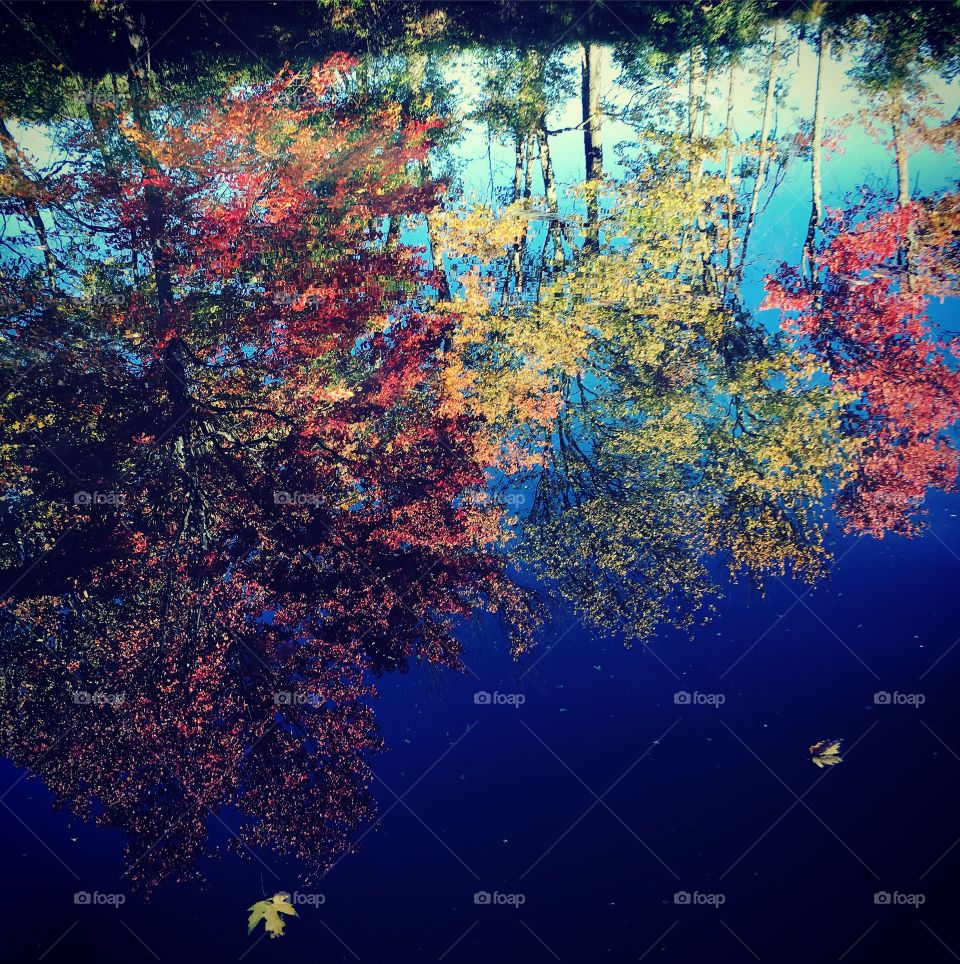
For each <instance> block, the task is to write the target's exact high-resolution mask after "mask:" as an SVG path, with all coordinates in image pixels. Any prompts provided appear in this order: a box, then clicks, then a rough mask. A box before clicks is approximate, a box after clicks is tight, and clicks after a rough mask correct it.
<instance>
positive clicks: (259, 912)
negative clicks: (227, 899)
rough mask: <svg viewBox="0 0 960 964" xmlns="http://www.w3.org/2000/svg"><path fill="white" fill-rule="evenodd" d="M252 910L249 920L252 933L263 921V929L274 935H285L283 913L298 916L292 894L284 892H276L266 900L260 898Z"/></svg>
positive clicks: (248, 926)
mask: <svg viewBox="0 0 960 964" xmlns="http://www.w3.org/2000/svg"><path fill="white" fill-rule="evenodd" d="M247 909H248V910H249V911H250V918H249V919H248V920H247V933H248V934H252V933H253V929H254V928H255V927H256V926H257V924H259V923H260V921H263V929H264V930H265V931H266V932H267V933H268V934H269V935H270V937H271V938H273V937H283V928H284V924H285V921H284V920H283V918H282V917H281V916H280V915H281V914H292V915H293V916H294V917H298V916H299V915H298V914H297V910H296V908H295V907H294V906H293V904H291V903H290V895H289V894H286V893H283V892H282V891H281V892H280V893H279V894H274V895H273V896H272V897H268V898H267V899H266V900H258V901H257V902H256V903H255V904H254V905H253V906H252V907H248V908H247Z"/></svg>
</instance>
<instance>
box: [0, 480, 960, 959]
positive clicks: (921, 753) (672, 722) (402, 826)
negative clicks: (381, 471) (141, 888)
mask: <svg viewBox="0 0 960 964" xmlns="http://www.w3.org/2000/svg"><path fill="white" fill-rule="evenodd" d="M958 505H960V502H958V500H957V499H956V498H952V497H938V498H934V499H932V500H931V501H930V517H929V519H930V523H931V526H930V529H929V530H928V531H927V532H926V533H925V534H924V535H923V536H922V537H921V538H917V539H914V540H912V541H911V540H904V539H900V538H887V539H884V540H883V541H875V540H871V539H869V538H863V539H860V540H857V539H854V538H845V539H841V540H840V541H839V542H838V544H837V546H836V551H837V556H838V557H839V561H838V562H837V565H836V567H835V571H834V573H833V576H832V578H831V579H829V580H828V581H827V582H825V583H823V584H821V585H820V586H818V587H817V588H816V589H814V590H813V591H810V592H809V593H808V592H807V590H806V587H804V586H801V585H798V584H792V585H789V586H787V585H783V584H779V583H777V582H773V583H772V584H771V585H770V586H769V588H768V591H767V593H766V595H765V596H764V595H761V594H759V593H758V592H757V591H755V590H753V589H750V588H748V587H746V586H734V587H730V588H729V589H728V591H727V594H726V598H725V599H724V600H723V601H722V603H721V605H720V611H719V615H718V617H717V618H716V619H715V620H714V621H713V622H711V623H710V624H709V625H706V626H704V627H701V628H699V629H698V630H697V631H696V632H695V634H694V636H693V638H692V639H689V640H688V639H687V638H685V637H682V636H679V635H662V636H661V637H660V638H659V639H658V640H657V642H656V643H655V645H654V647H653V648H652V649H651V650H649V651H644V650H643V649H640V648H636V649H633V650H627V649H625V648H624V647H623V645H622V641H621V640H618V639H598V638H596V637H594V636H592V635H591V634H590V633H589V632H588V631H587V630H585V629H583V628H582V627H580V626H578V625H577V624H575V623H571V622H569V621H566V622H564V621H563V618H562V616H561V617H560V618H558V620H557V621H556V623H555V624H554V625H553V626H551V627H550V629H549V631H547V632H546V633H545V634H544V642H543V644H542V645H541V647H540V649H539V650H537V651H536V652H533V653H530V654H527V655H525V656H524V657H523V658H522V659H521V660H520V661H519V662H514V661H513V660H512V659H511V658H510V656H509V654H508V652H507V647H506V643H505V641H504V639H503V637H502V635H501V633H500V630H499V628H498V627H497V626H496V625H495V624H494V623H493V622H491V621H487V622H477V623H476V624H474V625H471V626H470V627H469V628H468V629H467V630H466V631H465V637H464V638H465V639H466V641H467V649H466V661H467V663H468V664H469V666H470V669H471V670H472V672H473V673H474V674H475V676H471V675H469V674H465V675H464V676H462V677H457V676H455V675H453V674H449V673H448V674H434V673H431V674H429V675H423V676H420V675H419V671H418V670H417V669H414V670H412V671H411V673H409V674H407V675H405V676H393V677H387V678H384V679H383V680H382V681H381V684H380V690H381V699H380V706H379V708H378V713H379V718H380V722H381V725H382V728H383V734H384V736H385V737H386V739H387V741H388V743H389V744H390V746H391V750H390V751H389V752H388V753H386V754H385V755H383V756H382V757H381V758H380V759H379V760H376V761H374V770H375V772H376V774H377V780H376V781H375V784H374V790H375V793H376V796H377V799H378V801H379V804H380V810H381V823H380V824H379V825H378V826H377V827H376V828H375V829H374V830H372V831H371V832H369V833H367V834H366V835H365V836H364V837H363V839H362V841H361V849H360V852H358V853H356V854H353V855H350V856H347V857H345V858H344V859H342V860H341V861H340V863H339V864H338V865H337V866H336V867H334V869H333V870H332V871H331V872H330V873H329V875H328V876H327V877H326V878H325V879H324V880H323V881H322V882H321V883H320V884H319V885H317V886H315V887H314V888H312V889H311V890H310V891H309V893H311V894H322V895H323V896H322V898H320V897H316V898H314V900H315V901H320V900H321V899H322V901H323V903H322V904H319V906H310V905H306V904H301V905H300V916H299V919H295V920H292V921H291V923H290V924H289V925H288V926H287V929H286V935H285V938H284V940H282V941H271V940H269V939H268V938H266V937H258V935H256V934H255V935H254V936H253V937H250V938H248V937H247V934H246V926H245V925H246V920H245V909H246V907H247V906H249V904H251V903H253V902H254V901H255V900H258V899H260V898H261V897H262V896H263V895H264V894H267V895H269V894H272V893H274V892H275V891H277V890H288V891H296V890H297V888H298V883H297V869H298V868H296V867H295V866H293V865H290V864H286V863H284V862H282V861H278V860H276V859H275V858H274V857H273V856H272V855H270V854H268V853H258V854H256V855H250V854H246V855H244V856H243V857H241V856H237V855H234V854H232V853H228V852H225V853H224V854H223V856H222V857H221V859H219V860H211V861H208V862H206V863H205V864H204V866H203V870H204V872H205V874H206V876H207V879H208V886H207V887H206V888H202V887H200V886H197V885H193V884H191V885H187V886H178V885H177V884H175V883H169V884H166V885H164V886H163V887H161V888H160V890H159V891H157V892H156V894H155V895H154V896H153V898H152V899H151V900H150V901H149V902H145V901H144V900H143V898H142V897H140V896H138V895H137V894H134V893H131V892H130V890H129V888H128V887H127V886H125V884H124V882H123V880H122V879H121V878H120V875H121V874H122V872H123V862H122V859H121V856H122V854H121V849H122V841H121V839H120V837H119V835H118V834H117V833H116V832H115V831H109V830H101V829H96V828H94V827H91V826H89V825H83V824H80V823H79V822H78V821H76V820H72V819H68V817H67V816H65V815H63V814H61V813H54V812H52V811H51V809H50V799H49V796H48V794H47V793H46V792H45V790H44V789H43V787H42V785H41V784H40V783H39V782H38V781H36V780H32V779H20V776H21V771H18V770H15V769H13V768H12V767H10V766H9V765H7V764H4V766H3V780H4V784H5V787H7V788H8V789H6V792H5V793H4V796H3V804H4V807H3V808H0V821H2V832H3V834H4V835H5V836H6V839H7V841H8V846H7V852H8V853H9V854H10V855H11V857H10V862H9V863H8V865H7V867H6V873H5V874H4V875H3V889H4V903H5V906H6V907H7V914H8V919H7V927H6V935H5V939H4V940H5V944H6V948H7V950H8V951H9V954H10V956H9V958H8V959H12V960H36V959H38V958H42V960H44V961H51V962H52V961H58V960H60V961H67V960H78V959H81V960H83V959H94V955H96V959H99V960H108V961H130V962H133V961H152V960H155V959H160V960H183V959H184V950H183V949H184V947H191V948H192V950H191V952H190V959H192V960H198V961H204V960H212V961H234V960H240V959H243V960H248V961H256V960H276V959H281V958H282V959H285V960H291V959H295V960H309V961H314V960H316V961H352V960H357V959H359V960H363V961H377V962H379V961H383V962H420V961H437V960H444V961H450V962H458V961H462V962H468V961H470V962H473V961H475V962H481V961H483V962H488V961H491V960H494V961H496V960H500V961H523V962H533V961H550V960H555V959H561V960H565V961H594V960H610V961H629V960H647V961H692V960H720V961H751V960H755V959H760V960H773V961H778V962H784V961H803V962H813V961H829V960H843V961H849V962H856V961H949V960H952V959H955V958H956V953H955V951H956V949H957V948H960V923H958V919H957V915H956V914H955V904H954V899H953V891H954V887H953V886H952V883H953V878H954V876H955V875H956V874H957V872H958V869H960V864H958V862H960V845H957V841H958V837H960V821H958V818H957V807H956V801H957V799H958V790H960V720H958V718H957V714H956V712H955V693H956V690H957V682H958V679H960V645H957V640H958V637H960V616H958V612H957V596H956V591H955V587H956V586H957V584H958V577H960V523H958V520H957V518H956V514H957V512H958ZM798 595H799V596H800V597H801V599H800V601H799V602H798V601H797V596H798ZM478 691H487V692H490V693H491V694H492V693H494V692H499V693H501V694H522V696H523V697H524V698H525V701H524V702H523V703H522V705H519V706H517V705H511V704H505V703H504V704H496V703H493V702H491V703H490V704H478V703H476V702H475V693H477V692H478ZM681 691H682V692H689V693H691V694H694V693H699V694H720V695H721V696H722V697H723V700H724V702H723V703H722V705H719V706H717V705H710V704H709V703H697V702H695V701H696V700H697V699H705V698H706V697H695V696H691V703H688V704H682V703H679V704H678V703H677V702H675V699H676V697H675V694H676V693H678V692H681ZM877 692H889V693H892V694H893V693H899V694H921V695H922V697H923V699H924V702H923V704H922V705H921V706H919V707H917V706H914V705H910V704H906V703H902V704H900V705H895V704H894V705H884V704H882V703H881V704H879V705H878V704H877V703H876V702H875V694H876V693H877ZM899 698H900V699H903V698H904V697H903V696H901V697H899ZM897 699H898V697H895V696H892V697H891V701H892V702H893V701H895V700H897ZM515 702H516V701H514V704H515ZM713 702H714V703H716V702H717V700H715V699H714V700H713ZM826 738H843V739H844V741H845V749H846V758H845V760H844V762H843V763H842V764H841V765H839V766H835V767H829V768H826V769H823V770H820V769H817V768H816V767H814V766H813V765H812V764H811V761H810V758H809V754H808V752H807V748H808V746H809V745H811V744H812V743H814V742H816V741H817V740H821V739H826ZM398 798H399V801H398ZM21 821H27V822H29V824H30V829H29V830H28V829H27V828H26V826H25V825H24V823H22V822H21ZM228 822H229V821H228ZM210 823H211V830H212V833H213V835H214V838H215V839H216V840H217V841H218V842H219V844H220V845H221V846H222V847H223V849H224V850H225V851H226V844H227V841H228V839H229V837H230V834H229V832H228V830H227V829H226V828H225V827H224V826H223V825H221V824H220V823H219V822H218V821H216V820H211V821H210ZM955 845H956V846H955ZM951 848H953V849H951ZM81 890H83V891H88V892H90V893H94V892H99V893H104V894H108V893H109V894H115V893H123V894H125V897H126V899H125V903H124V904H123V905H122V906H121V907H119V908H117V907H113V906H105V905H101V906H82V905H77V904H75V903H74V894H75V892H77V891H81ZM478 892H488V893H490V894H491V895H493V894H498V895H499V896H498V897H494V896H491V900H490V903H489V904H478V903H475V894H477V893H478ZM684 893H685V894H689V895H690V898H689V902H688V903H677V900H683V898H682V897H681V898H675V895H676V894H684ZM878 893H879V894H890V895H891V896H890V901H889V903H877V902H876V901H877V900H883V899H884V898H883V897H880V898H877V897H876V896H875V895H876V894H878ZM498 901H501V903H497V902H498Z"/></svg>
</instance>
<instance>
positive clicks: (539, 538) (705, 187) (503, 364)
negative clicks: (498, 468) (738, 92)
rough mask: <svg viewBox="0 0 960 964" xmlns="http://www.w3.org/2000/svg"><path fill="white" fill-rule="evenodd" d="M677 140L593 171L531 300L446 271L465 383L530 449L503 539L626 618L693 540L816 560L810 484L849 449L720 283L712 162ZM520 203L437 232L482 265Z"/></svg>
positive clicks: (783, 565)
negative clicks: (599, 206)
mask: <svg viewBox="0 0 960 964" xmlns="http://www.w3.org/2000/svg"><path fill="white" fill-rule="evenodd" d="M690 156H691V151H690V148H689V145H687V144H686V143H680V144H677V145H676V146H671V144H670V143H669V142H667V143H666V144H663V143H662V142H661V143H660V144H659V145H658V149H657V150H655V151H652V152H650V154H649V155H647V156H646V157H645V158H644V159H642V160H639V161H638V162H637V167H636V172H635V174H634V176H633V177H632V178H630V179H629V180H626V181H623V182H620V183H617V184H615V185H609V186H608V187H607V188H606V191H605V203H606V206H607V212H606V215H605V218H604V231H603V235H602V243H601V245H600V249H599V250H598V251H596V252H594V251H592V250H590V247H589V246H587V245H585V246H584V247H583V248H581V249H578V250H577V254H576V259H575V261H574V262H573V263H571V264H570V265H568V267H567V268H566V269H565V270H563V271H560V272H558V273H556V274H555V275H554V276H552V277H551V278H549V279H546V280H545V281H544V283H543V284H542V285H541V288H540V291H539V297H538V298H537V300H536V301H527V302H519V303H517V302H511V303H508V304H507V305H502V304H499V303H498V302H494V305H493V307H492V308H491V307H490V306H488V307H487V309H486V310H485V309H484V297H483V293H484V290H485V289H484V285H483V280H484V279H483V273H482V271H481V272H480V273H479V274H477V273H476V267H475V268H473V269H471V272H469V273H468V274H466V275H465V276H463V277H462V279H461V280H462V281H463V282H464V289H463V297H462V300H461V301H460V302H459V305H460V306H461V311H462V314H463V316H464V317H469V318H470V319H471V326H470V327H467V328H465V329H461V330H460V331H459V332H458V339H459V344H460V346H461V350H462V351H463V352H464V353H465V354H466V357H467V359H468V362H467V369H468V375H467V380H468V382H467V383H468V384H469V386H470V389H471V391H472V393H473V394H472V397H473V399H474V401H475V403H476V404H477V405H478V406H479V407H480V408H481V409H482V410H485V411H488V412H490V414H491V421H492V422H493V423H496V420H497V419H498V418H499V419H501V420H502V421H503V422H505V423H512V424H514V425H520V426H523V427H524V428H525V430H526V432H527V433H528V434H527V435H526V442H527V444H529V445H530V446H531V448H532V451H533V452H535V453H536V454H537V455H538V456H539V458H540V461H539V463H536V462H535V463H533V465H531V464H530V463H529V462H528V463H527V465H526V468H527V470H528V472H530V474H531V475H532V478H530V480H529V486H530V488H531V489H533V487H534V486H535V495H534V500H533V503H532V508H531V510H530V512H529V513H527V514H526V517H525V518H524V520H523V523H522V539H521V542H520V549H519V551H520V553H521V555H522V556H523V557H524V558H526V559H527V561H528V562H530V563H531V564H533V565H534V567H535V568H537V569H538V570H539V571H540V572H541V573H542V574H543V575H544V576H545V577H546V578H547V580H548V581H551V582H554V583H555V584H556V585H557V587H558V588H559V590H560V592H561V593H562V594H563V595H564V596H565V597H566V598H568V599H569V600H570V601H571V602H572V603H573V604H574V605H575V606H577V607H578V608H579V609H580V611H581V612H582V613H584V614H585V615H587V616H589V618H590V619H591V620H592V621H594V622H595V623H597V624H599V625H602V626H604V627H606V628H608V629H611V630H616V629H624V630H626V631H627V632H629V634H630V635H633V636H637V637H641V638H649V637H650V636H651V635H652V633H653V631H654V630H655V629H656V627H657V626H658V625H659V624H660V623H662V622H664V621H667V622H675V623H677V624H679V625H689V623H690V620H691V619H692V616H693V613H694V611H695V610H696V609H697V607H698V606H699V604H700V603H702V602H703V601H705V599H706V598H707V597H708V596H709V595H710V594H711V593H712V591H713V580H712V578H711V576H710V560H711V559H714V558H717V557H721V558H725V559H726V560H727V561H728V564H729V568H730V570H731V571H732V572H733V573H734V574H736V573H739V572H742V571H746V572H747V573H748V574H749V575H750V576H751V577H753V578H757V579H760V578H762V577H763V576H764V575H767V574H770V573H775V574H784V573H786V572H787V571H793V572H795V573H797V574H799V575H802V576H805V577H807V578H814V577H816V576H817V575H818V574H819V573H820V572H821V571H822V567H823V561H824V559H825V556H826V552H825V549H824V546H823V542H822V519H823V510H824V506H823V502H824V498H823V497H824V494H825V491H826V489H827V488H828V487H829V486H830V485H831V483H832V482H834V481H836V480H838V479H839V478H841V477H842V476H843V473H844V471H845V465H846V463H847V461H848V458H849V454H850V453H849V451H848V449H847V446H846V444H845V442H844V441H843V438H842V436H841V433H840V424H839V403H840V401H842V396H840V395H838V394H837V393H836V392H835V391H833V390H832V389H831V387H830V386H829V385H826V386H824V385H818V384H817V382H816V379H815V372H814V371H813V369H812V366H810V365H809V364H807V363H805V362H804V361H803V360H802V359H796V360H795V359H794V358H792V357H791V356H790V355H789V354H788V353H786V352H785V351H784V350H783V346H782V345H781V344H780V342H779V340H778V339H776V338H773V337H771V336H768V335H766V334H765V333H764V332H763V330H762V329H761V328H759V327H758V326H757V325H756V323H755V322H754V321H753V320H752V319H751V318H750V316H749V313H748V312H747V311H746V309H745V308H744V306H743V305H742V304H740V303H739V301H737V300H736V299H735V298H734V297H733V295H732V294H731V293H729V292H727V293H725V292H724V286H723V284H722V278H723V271H722V269H723V266H724V265H725V263H726V251H725V239H724V234H723V231H722V230H720V229H719V227H720V226H721V225H723V224H724V223H725V219H726V216H727V212H726V203H727V202H726V198H727V194H726V188H727V182H726V181H725V179H724V177H723V176H722V174H720V173H719V172H717V173H714V172H712V171H711V170H710V166H709V165H708V164H704V165H703V169H702V170H701V173H700V174H699V176H697V177H695V178H693V177H690V176H689V170H690V166H689V165H690ZM698 166H699V165H698ZM529 214H530V212H529V211H527V210H526V209H525V208H523V207H518V206H517V205H510V206H508V207H507V208H505V209H504V210H503V211H502V212H501V214H500V215H499V216H496V215H494V214H493V212H491V211H489V210H476V211H473V212H471V213H470V214H468V215H463V216H461V217H459V218H457V219H451V220H449V221H448V222H447V230H448V234H449V237H448V240H447V247H448V250H451V251H453V252H455V253H456V255H457V256H458V257H459V258H461V259H466V264H470V265H474V266H478V265H479V266H482V265H484V264H487V265H490V266H491V270H492V271H493V272H494V274H495V273H496V272H497V270H500V269H499V268H498V264H502V261H501V260H500V259H504V258H507V257H509V254H508V253H507V252H508V251H509V239H510V238H511V237H512V236H514V235H515V234H516V232H517V230H518V225H520V224H521V223H522V219H523V217H524V216H525V215H529ZM461 263H463V262H462V261H461ZM486 290H489V288H488V289H486ZM498 386H499V390H498ZM507 386H510V387H511V388H513V389H514V391H513V392H512V395H511V398H512V400H513V408H512V411H510V412H509V413H506V414H505V413H504V411H503V405H502V402H501V399H503V397H504V394H505V392H506V391H507ZM518 387H519V388H520V390H519V391H517V390H516V389H517V388H518ZM548 402H549V403H550V404H548ZM538 428H539V431H538V430H537V429H538ZM512 437H513V439H514V440H517V439H518V437H519V438H520V439H523V438H524V436H523V434H522V433H520V434H519V435H518V433H517V432H514V434H513V436H512Z"/></svg>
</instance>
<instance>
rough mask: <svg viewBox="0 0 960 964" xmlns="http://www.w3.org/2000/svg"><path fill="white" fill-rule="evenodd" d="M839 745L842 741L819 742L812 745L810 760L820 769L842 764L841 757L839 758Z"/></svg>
mask: <svg viewBox="0 0 960 964" xmlns="http://www.w3.org/2000/svg"><path fill="white" fill-rule="evenodd" d="M841 743H843V740H821V741H820V742H819V743H814V744H813V746H812V747H810V759H811V760H812V761H813V763H814V765H815V766H818V767H820V768H821V769H823V767H832V766H834V765H835V764H837V763H843V757H842V756H840V744H841Z"/></svg>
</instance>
